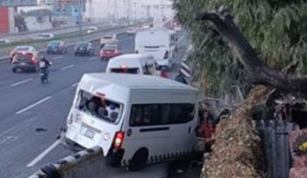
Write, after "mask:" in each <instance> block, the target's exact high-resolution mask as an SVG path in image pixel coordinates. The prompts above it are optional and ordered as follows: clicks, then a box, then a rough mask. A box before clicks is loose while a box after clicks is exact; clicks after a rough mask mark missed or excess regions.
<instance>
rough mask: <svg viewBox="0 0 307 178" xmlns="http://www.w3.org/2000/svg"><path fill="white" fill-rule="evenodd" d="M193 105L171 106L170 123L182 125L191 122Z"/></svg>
mask: <svg viewBox="0 0 307 178" xmlns="http://www.w3.org/2000/svg"><path fill="white" fill-rule="evenodd" d="M193 118H194V105H193V104H173V105H172V107H171V114H170V123H171V124H182V123H186V122H189V121H191V120H193Z"/></svg>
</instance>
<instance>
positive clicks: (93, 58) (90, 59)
mask: <svg viewBox="0 0 307 178" xmlns="http://www.w3.org/2000/svg"><path fill="white" fill-rule="evenodd" d="M95 59H97V57H92V58H89V59H88V60H89V61H92V60H95Z"/></svg>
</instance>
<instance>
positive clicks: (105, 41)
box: [100, 33, 118, 48]
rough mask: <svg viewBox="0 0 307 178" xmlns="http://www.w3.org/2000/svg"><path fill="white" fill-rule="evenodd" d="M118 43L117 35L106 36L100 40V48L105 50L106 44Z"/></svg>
mask: <svg viewBox="0 0 307 178" xmlns="http://www.w3.org/2000/svg"><path fill="white" fill-rule="evenodd" d="M117 42H118V40H117V35H116V34H115V33H112V34H106V35H104V36H103V37H102V38H101V39H100V48H103V47H104V46H105V45H106V44H114V43H115V44H116V43H117Z"/></svg>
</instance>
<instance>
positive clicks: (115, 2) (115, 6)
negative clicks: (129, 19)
mask: <svg viewBox="0 0 307 178" xmlns="http://www.w3.org/2000/svg"><path fill="white" fill-rule="evenodd" d="M113 2H114V9H113V10H114V11H113V12H114V21H116V20H117V18H118V10H117V1H116V0H113Z"/></svg>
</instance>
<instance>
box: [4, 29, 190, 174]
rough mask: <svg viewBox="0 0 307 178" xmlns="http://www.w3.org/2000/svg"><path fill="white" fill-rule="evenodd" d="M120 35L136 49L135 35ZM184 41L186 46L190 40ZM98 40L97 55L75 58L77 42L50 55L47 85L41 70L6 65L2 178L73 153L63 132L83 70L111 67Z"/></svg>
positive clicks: (121, 42)
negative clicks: (102, 58)
mask: <svg viewBox="0 0 307 178" xmlns="http://www.w3.org/2000/svg"><path fill="white" fill-rule="evenodd" d="M178 36H179V37H180V36H182V33H180V34H178ZM118 38H119V46H120V47H121V48H122V49H123V52H124V53H131V52H133V48H134V36H127V35H126V34H121V35H119V37H118ZM181 39H183V38H181ZM181 41H182V45H184V43H185V40H181ZM94 45H95V46H97V50H96V55H95V56H88V57H87V56H85V57H75V56H74V55H73V48H72V47H71V48H69V51H68V54H65V55H46V57H47V59H49V60H50V61H52V62H53V65H52V67H51V69H50V70H51V71H50V83H49V84H46V85H42V84H41V83H40V80H39V75H38V74H37V73H20V74H16V73H13V72H11V67H10V65H9V64H8V63H3V64H2V65H0V178H24V177H27V176H29V175H31V174H32V173H34V172H36V171H37V170H39V168H41V167H42V166H43V165H45V164H47V163H50V162H55V161H57V160H59V159H61V158H63V157H65V156H68V155H70V154H72V152H70V151H68V150H67V149H65V148H63V147H62V146H61V145H59V143H58V141H57V136H59V134H60V128H61V127H62V126H64V125H65V122H66V117H67V114H68V112H69V109H70V107H71V104H72V100H73V96H74V92H75V89H76V86H77V83H78V81H79V80H80V78H81V77H82V75H83V74H84V73H88V72H104V70H105V67H106V65H107V62H106V61H100V59H99V57H98V51H99V49H98V46H99V45H98V40H96V41H94ZM112 170H113V169H112ZM113 171H114V174H116V175H121V174H124V173H119V172H120V171H117V170H113ZM145 171H146V170H145ZM112 174H113V173H112ZM125 174H126V173H125ZM152 174H154V173H152ZM115 177H120V176H115ZM131 177H133V176H131ZM134 177H135V176H134ZM135 178H136V177H135Z"/></svg>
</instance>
